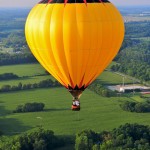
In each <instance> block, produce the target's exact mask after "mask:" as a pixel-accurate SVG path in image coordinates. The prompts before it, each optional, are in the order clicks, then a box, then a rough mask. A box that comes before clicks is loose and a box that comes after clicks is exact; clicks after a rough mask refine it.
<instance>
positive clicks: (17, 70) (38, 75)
mask: <svg viewBox="0 0 150 150" xmlns="http://www.w3.org/2000/svg"><path fill="white" fill-rule="evenodd" d="M3 73H14V74H16V75H18V76H19V77H21V78H19V79H18V80H7V81H6V80H5V81H0V87H2V86H3V85H18V83H19V82H21V83H22V84H28V83H31V84H32V83H38V82H40V81H42V80H46V79H52V80H55V79H54V78H53V77H52V76H50V75H45V70H44V69H43V67H42V66H41V65H40V64H26V65H12V66H1V69H0V74H3ZM98 79H99V80H101V82H102V84H122V76H119V75H117V74H114V73H112V72H109V71H104V72H103V73H102V74H101V75H100V76H99V77H98ZM132 82H133V81H132V80H130V79H125V83H132Z"/></svg>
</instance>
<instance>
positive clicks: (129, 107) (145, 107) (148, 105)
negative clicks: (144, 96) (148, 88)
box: [120, 101, 150, 113]
mask: <svg viewBox="0 0 150 150" xmlns="http://www.w3.org/2000/svg"><path fill="white" fill-rule="evenodd" d="M120 107H121V108H122V109H123V110H125V111H130V112H137V113H147V112H150V101H147V102H129V101H126V102H124V103H122V104H120Z"/></svg>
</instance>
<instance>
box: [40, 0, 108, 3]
mask: <svg viewBox="0 0 150 150" xmlns="http://www.w3.org/2000/svg"><path fill="white" fill-rule="evenodd" d="M39 3H47V4H49V3H64V4H66V3H85V4H86V3H109V1H108V0H42V1H40V2H39Z"/></svg>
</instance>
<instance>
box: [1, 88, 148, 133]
mask: <svg viewBox="0 0 150 150" xmlns="http://www.w3.org/2000/svg"><path fill="white" fill-rule="evenodd" d="M71 99H72V97H71V95H70V94H69V92H67V90H66V89H64V88H53V89H38V90H30V91H23V92H13V93H8V94H0V114H1V116H0V129H1V130H2V131H3V132H4V133H5V134H8V135H13V134H18V133H21V132H24V131H31V130H33V129H35V128H36V127H37V126H42V127H44V128H46V129H51V130H53V131H54V132H55V134H57V135H74V134H75V133H77V132H79V131H81V130H83V129H92V130H95V131H97V132H100V131H102V130H111V129H113V128H115V127H118V126H119V125H121V124H125V123H139V124H144V125H149V124H150V117H149V113H131V112H125V111H123V110H122V109H121V108H120V106H119V104H120V102H121V101H125V100H130V98H127V97H113V98H104V97H101V96H99V95H97V94H95V93H93V92H91V91H89V90H86V91H85V92H84V93H83V95H82V97H81V107H82V109H81V111H80V112H72V111H71V110H70V107H71ZM35 101H36V102H43V103H45V105H46V108H45V109H46V110H45V111H44V112H36V113H12V111H13V110H14V109H15V108H16V106H17V105H20V104H24V103H26V102H35Z"/></svg>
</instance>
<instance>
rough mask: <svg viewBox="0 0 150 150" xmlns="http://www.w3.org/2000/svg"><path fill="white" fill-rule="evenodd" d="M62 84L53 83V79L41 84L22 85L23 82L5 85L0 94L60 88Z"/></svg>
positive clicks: (0, 89)
mask: <svg viewBox="0 0 150 150" xmlns="http://www.w3.org/2000/svg"><path fill="white" fill-rule="evenodd" d="M60 86H61V85H60V83H59V82H57V81H52V80H51V79H46V80H43V81H40V82H39V83H33V84H31V83H28V84H22V83H21V82H20V83H18V85H3V86H2V87H1V88H0V92H11V91H20V90H29V89H36V88H49V87H60Z"/></svg>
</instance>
